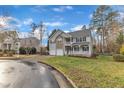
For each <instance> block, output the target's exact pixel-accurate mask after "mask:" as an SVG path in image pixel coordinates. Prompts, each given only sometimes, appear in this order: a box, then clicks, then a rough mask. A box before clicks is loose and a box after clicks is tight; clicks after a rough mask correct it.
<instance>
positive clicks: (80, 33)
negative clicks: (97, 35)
mask: <svg viewBox="0 0 124 93" xmlns="http://www.w3.org/2000/svg"><path fill="white" fill-rule="evenodd" d="M68 34H70V35H71V36H72V37H79V36H89V35H90V30H89V29H85V30H77V31H74V32H69V33H68Z"/></svg>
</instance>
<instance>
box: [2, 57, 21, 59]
mask: <svg viewBox="0 0 124 93" xmlns="http://www.w3.org/2000/svg"><path fill="white" fill-rule="evenodd" d="M19 59H20V58H17V57H0V60H19Z"/></svg>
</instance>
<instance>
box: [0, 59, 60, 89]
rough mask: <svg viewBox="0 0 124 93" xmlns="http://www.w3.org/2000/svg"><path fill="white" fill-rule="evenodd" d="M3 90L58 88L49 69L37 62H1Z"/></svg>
mask: <svg viewBox="0 0 124 93" xmlns="http://www.w3.org/2000/svg"><path fill="white" fill-rule="evenodd" d="M0 87H1V88H28V87H29V88H58V87H59V85H58V83H57V81H56V79H55V78H54V76H53V74H52V73H51V72H50V71H49V69H47V68H45V67H44V66H42V65H39V63H37V62H29V61H26V60H25V61H20V60H19V61H13V60H11V61H10V60H9V61H8V60H0Z"/></svg>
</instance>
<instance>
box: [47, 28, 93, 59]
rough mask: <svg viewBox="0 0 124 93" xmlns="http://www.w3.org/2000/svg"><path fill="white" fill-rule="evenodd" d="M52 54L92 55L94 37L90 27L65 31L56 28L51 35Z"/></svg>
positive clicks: (50, 48) (50, 51) (50, 46)
mask: <svg viewBox="0 0 124 93" xmlns="http://www.w3.org/2000/svg"><path fill="white" fill-rule="evenodd" d="M49 54H50V55H81V56H87V57H90V56H91V55H92V37H91V32H90V30H89V29H86V28H85V27H83V28H82V29H81V30H78V31H74V32H69V33H65V32H63V31H61V30H54V31H53V32H52V34H51V35H50V37H49Z"/></svg>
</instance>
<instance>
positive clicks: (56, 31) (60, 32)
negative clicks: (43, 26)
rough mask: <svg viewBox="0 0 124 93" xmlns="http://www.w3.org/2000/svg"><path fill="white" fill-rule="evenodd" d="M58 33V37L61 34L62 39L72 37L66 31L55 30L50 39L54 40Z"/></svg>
mask: <svg viewBox="0 0 124 93" xmlns="http://www.w3.org/2000/svg"><path fill="white" fill-rule="evenodd" d="M56 33H59V34H58V35H60V34H61V36H62V37H69V36H70V35H69V34H67V33H65V32H64V31H62V30H60V29H55V30H53V31H52V33H51V35H50V36H49V39H50V38H52V37H53V36H54V35H55V34H56Z"/></svg>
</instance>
